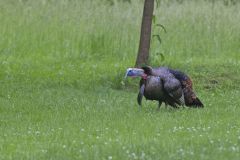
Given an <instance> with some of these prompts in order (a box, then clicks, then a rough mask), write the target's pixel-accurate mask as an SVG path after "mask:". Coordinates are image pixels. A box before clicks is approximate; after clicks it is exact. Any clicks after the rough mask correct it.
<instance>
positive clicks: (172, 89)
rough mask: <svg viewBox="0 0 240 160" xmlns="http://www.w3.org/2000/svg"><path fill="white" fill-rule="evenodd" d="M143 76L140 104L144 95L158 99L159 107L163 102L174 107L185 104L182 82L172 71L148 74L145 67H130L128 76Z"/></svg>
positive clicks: (139, 97)
mask: <svg viewBox="0 0 240 160" xmlns="http://www.w3.org/2000/svg"><path fill="white" fill-rule="evenodd" d="M127 76H131V77H136V76H141V77H142V79H141V80H140V91H139V94H138V104H139V105H141V101H142V97H143V96H144V97H145V98H146V99H147V100H157V101H158V102H159V105H158V106H159V107H160V106H161V104H162V102H164V103H165V104H169V105H171V106H173V107H177V106H179V105H184V95H183V90H182V87H181V83H180V82H179V80H177V79H176V78H175V77H174V76H173V75H172V74H171V73H170V72H162V73H161V74H159V75H158V76H151V75H146V74H145V73H144V70H143V69H136V68H130V69H128V70H127V73H126V77H127Z"/></svg>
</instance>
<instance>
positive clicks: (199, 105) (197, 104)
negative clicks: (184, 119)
mask: <svg viewBox="0 0 240 160" xmlns="http://www.w3.org/2000/svg"><path fill="white" fill-rule="evenodd" d="M186 106H189V107H196V108H203V107H204V105H203V103H202V102H201V101H200V99H199V98H197V97H196V98H195V99H193V101H192V102H191V103H189V104H186Z"/></svg>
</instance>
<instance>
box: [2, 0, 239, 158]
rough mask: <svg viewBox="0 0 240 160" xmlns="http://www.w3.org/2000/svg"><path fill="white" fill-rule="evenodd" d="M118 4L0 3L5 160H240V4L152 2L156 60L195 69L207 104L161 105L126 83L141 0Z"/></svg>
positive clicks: (93, 0) (95, 0)
mask: <svg viewBox="0 0 240 160" xmlns="http://www.w3.org/2000/svg"><path fill="white" fill-rule="evenodd" d="M114 2H115V3H114V4H112V3H109V1H102V0H88V1H84V0H81V1H80V0H79V1H78V0H51V1H50V0H49V1H48V0H32V1H30V0H19V1H14V0H9V1H6V0H0V22H1V25H0V159H3V160H10V159H17V160H21V159H22V160H28V159H51V160H55V159H56V160H59V159H64V160H66V159H69V160H72V159H96V160H99V159H109V160H111V159H113V160H114V159H123V160H125V159H154V160H155V159H186V160H187V159H189V160H191V159H209V160H213V159H219V160H220V159H223V160H224V159H231V160H234V159H236V160H237V159H239V157H240V119H239V115H240V107H239V104H240V98H239V95H240V86H239V84H240V70H239V69H240V29H239V28H240V3H236V4H232V3H228V5H227V4H226V3H223V2H222V1H216V2H214V3H213V2H207V1H203V0H202V1H191V2H188V3H187V2H185V1H183V3H180V2H175V1H173V0H172V1H162V3H160V6H159V7H158V8H156V9H155V15H156V22H155V24H162V25H164V26H165V28H166V30H167V32H166V33H165V32H164V31H163V30H162V29H161V28H159V27H156V26H154V27H153V34H160V36H161V39H162V43H161V44H160V43H159V41H158V40H157V39H155V38H154V39H152V46H151V57H150V58H151V59H150V61H151V64H152V65H153V66H168V67H171V68H175V69H180V70H182V71H184V72H185V73H187V74H188V75H190V76H191V78H192V80H193V82H194V88H195V90H196V92H197V95H198V96H199V98H200V99H201V100H202V102H203V103H204V105H205V108H203V109H190V108H181V109H172V108H170V107H165V106H164V105H163V106H162V107H161V109H160V110H159V111H157V103H156V102H151V101H145V100H144V101H143V106H142V107H141V108H140V107H138V105H137V100H136V97H137V92H138V81H139V79H127V80H124V79H123V77H124V74H125V71H126V69H127V68H128V67H132V66H133V65H134V63H135V58H136V54H137V50H138V42H139V33H140V24H141V16H142V8H143V2H142V1H132V2H131V3H128V2H120V1H114ZM159 53H162V55H163V56H164V58H163V56H160V55H159Z"/></svg>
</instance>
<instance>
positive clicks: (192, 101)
mask: <svg viewBox="0 0 240 160" xmlns="http://www.w3.org/2000/svg"><path fill="white" fill-rule="evenodd" d="M142 69H143V70H144V73H145V74H147V75H148V76H160V77H162V78H163V83H167V84H170V89H171V88H173V87H172V86H171V85H172V83H170V82H169V83H168V81H169V80H171V81H175V82H174V83H175V84H177V83H180V86H181V89H182V92H183V95H184V103H185V105H186V106H189V107H203V104H202V102H201V101H200V99H199V98H198V97H197V96H196V94H195V92H194V91H193V85H192V80H191V79H190V77H189V76H187V75H186V74H185V73H183V72H181V71H178V70H173V69H169V68H167V67H158V68H151V67H150V66H145V67H142ZM176 80H177V81H178V82H176ZM141 81H142V82H141ZM141 81H140V88H141V85H142V84H144V83H143V81H144V80H143V79H141ZM175 86H178V85H175ZM178 87H179V86H178ZM166 89H167V88H166Z"/></svg>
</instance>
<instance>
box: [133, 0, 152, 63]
mask: <svg viewBox="0 0 240 160" xmlns="http://www.w3.org/2000/svg"><path fill="white" fill-rule="evenodd" d="M153 9H154V0H145V3H144V10H143V17H142V26H141V35H140V43H139V49H138V55H137V60H136V63H135V67H140V66H141V65H144V64H148V57H149V49H150V41H151V30H152V17H153Z"/></svg>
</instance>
